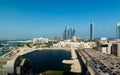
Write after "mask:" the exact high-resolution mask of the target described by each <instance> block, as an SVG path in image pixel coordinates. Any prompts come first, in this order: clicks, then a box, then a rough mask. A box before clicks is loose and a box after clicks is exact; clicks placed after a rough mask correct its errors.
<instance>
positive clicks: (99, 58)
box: [79, 49, 120, 75]
mask: <svg viewBox="0 0 120 75" xmlns="http://www.w3.org/2000/svg"><path fill="white" fill-rule="evenodd" d="M79 52H81V53H82V54H83V55H84V57H85V58H86V59H87V60H88V61H89V63H90V65H91V66H92V68H93V69H94V70H95V71H96V73H97V74H98V75H120V59H117V58H116V57H114V56H112V55H108V54H103V53H101V52H98V51H94V50H89V49H82V50H79Z"/></svg>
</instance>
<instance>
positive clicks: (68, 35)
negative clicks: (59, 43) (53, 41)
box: [63, 27, 75, 40]
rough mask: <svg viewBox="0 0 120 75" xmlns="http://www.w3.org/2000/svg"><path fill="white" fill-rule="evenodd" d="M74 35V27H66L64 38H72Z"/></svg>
mask: <svg viewBox="0 0 120 75" xmlns="http://www.w3.org/2000/svg"><path fill="white" fill-rule="evenodd" d="M73 36H75V29H73V30H72V28H69V27H65V30H64V32H63V40H68V39H72V37H73Z"/></svg>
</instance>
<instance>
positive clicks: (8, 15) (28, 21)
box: [0, 0, 120, 39]
mask: <svg viewBox="0 0 120 75" xmlns="http://www.w3.org/2000/svg"><path fill="white" fill-rule="evenodd" d="M91 21H94V28H95V30H94V31H95V34H94V35H95V37H96V38H97V37H112V38H114V37H115V29H116V23H117V22H120V0H0V39H6V38H33V37H52V36H62V32H63V31H64V29H65V26H69V27H71V28H74V29H76V35H77V36H79V37H81V38H89V23H90V22H91Z"/></svg>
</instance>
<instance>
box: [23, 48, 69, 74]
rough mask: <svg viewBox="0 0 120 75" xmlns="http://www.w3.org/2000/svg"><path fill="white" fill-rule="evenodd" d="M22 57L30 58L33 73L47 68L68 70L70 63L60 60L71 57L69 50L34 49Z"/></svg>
mask: <svg viewBox="0 0 120 75" xmlns="http://www.w3.org/2000/svg"><path fill="white" fill-rule="evenodd" d="M22 57H23V58H29V59H30V60H31V63H32V68H33V73H37V74H39V73H41V72H45V71H47V70H59V71H66V72H69V71H70V65H65V64H62V60H64V59H68V60H69V59H70V58H71V54H70V52H69V51H65V50H36V51H33V52H31V53H28V54H26V55H23V56H22Z"/></svg>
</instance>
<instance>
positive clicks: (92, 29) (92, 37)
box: [90, 22, 94, 40]
mask: <svg viewBox="0 0 120 75" xmlns="http://www.w3.org/2000/svg"><path fill="white" fill-rule="evenodd" d="M90 40H94V23H93V22H91V23H90Z"/></svg>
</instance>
